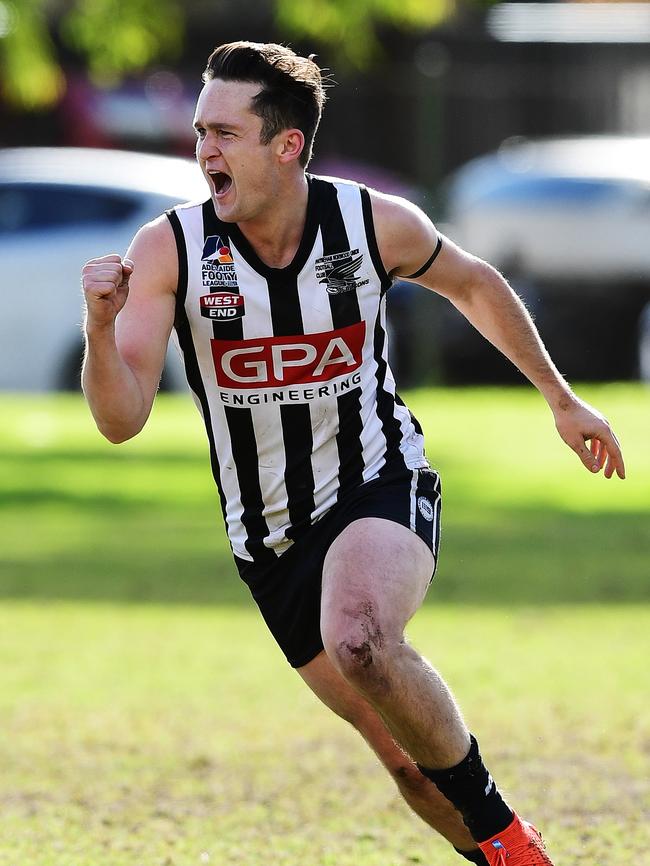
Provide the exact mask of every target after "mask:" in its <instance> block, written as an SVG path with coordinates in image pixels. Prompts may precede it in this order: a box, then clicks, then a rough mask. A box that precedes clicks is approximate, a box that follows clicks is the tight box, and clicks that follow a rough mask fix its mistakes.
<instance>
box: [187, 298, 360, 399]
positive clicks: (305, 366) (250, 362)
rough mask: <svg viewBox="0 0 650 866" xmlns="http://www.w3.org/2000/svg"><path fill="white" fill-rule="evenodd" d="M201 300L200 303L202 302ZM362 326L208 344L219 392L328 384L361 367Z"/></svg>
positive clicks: (355, 325) (358, 324)
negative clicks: (317, 332) (292, 335)
mask: <svg viewBox="0 0 650 866" xmlns="http://www.w3.org/2000/svg"><path fill="white" fill-rule="evenodd" d="M202 300H203V299H202ZM365 335H366V323H365V322H357V323H356V324H354V325H348V326H347V327H345V328H338V329H337V330H335V331H325V332H323V333H319V334H300V335H298V336H295V337H260V338H258V339H250V340H212V341H211V343H212V357H213V359H214V369H215V374H216V377H217V384H218V385H219V386H220V387H222V388H234V389H237V390H242V389H246V388H281V387H288V386H292V385H307V384H313V383H314V382H327V381H329V380H330V379H335V378H337V377H338V376H345V375H347V374H348V373H352V372H354V371H355V370H357V369H358V368H359V367H360V366H361V361H362V350H363V341H364V339H365Z"/></svg>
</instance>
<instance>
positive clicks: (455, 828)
mask: <svg viewBox="0 0 650 866" xmlns="http://www.w3.org/2000/svg"><path fill="white" fill-rule="evenodd" d="M298 673H299V674H300V675H301V677H302V678H303V679H304V681H305V682H306V683H307V685H308V686H309V687H310V688H311V689H312V691H313V692H314V693H315V694H316V695H317V696H318V697H319V698H320V699H321V701H322V702H323V703H324V704H325V705H326V706H327V707H329V708H330V709H331V710H333V711H334V712H335V713H336V714H337V715H338V716H340V717H341V718H342V719H345V720H346V721H347V722H349V723H350V724H351V725H353V726H354V727H355V728H356V729H357V730H358V731H359V733H360V734H361V735H362V736H363V738H364V739H365V740H366V742H367V743H368V745H369V746H370V748H371V749H372V750H373V751H374V752H375V754H376V755H377V757H378V758H379V760H380V761H381V762H382V764H383V765H384V767H386V769H387V770H388V772H389V773H390V774H391V776H392V777H393V779H394V781H395V783H396V784H397V787H398V789H399V791H400V793H401V795H402V796H403V797H404V799H405V800H406V802H407V803H408V805H409V806H410V807H411V809H413V811H414V812H415V813H416V815H419V816H420V818H422V820H423V821H425V822H426V823H427V824H428V825H429V826H430V827H433V829H434V830H437V832H438V833H440V834H441V835H442V836H444V837H445V839H447V840H448V841H449V842H451V844H452V845H455V846H456V847H457V848H460V849H461V850H464V851H470V850H473V849H475V848H476V843H475V842H474V840H473V839H472V837H471V836H470V834H469V831H468V830H467V827H466V826H465V824H464V823H463V820H462V818H461V816H460V814H459V812H457V811H456V810H455V809H454V807H453V806H452V805H451V803H450V802H449V801H448V800H447V799H446V798H445V797H443V796H442V794H440V792H439V791H438V789H437V788H436V787H435V785H432V784H431V782H429V781H428V780H427V779H425V778H424V776H423V775H422V774H421V773H420V771H419V770H418V769H417V767H416V766H415V764H414V762H413V761H412V760H411V758H410V757H409V756H408V755H407V754H405V753H404V752H403V751H402V749H400V747H399V746H398V745H397V743H396V742H395V740H394V739H393V737H392V736H391V734H390V733H389V731H388V730H387V728H386V725H385V724H384V722H383V721H382V719H381V718H380V716H379V714H378V713H377V712H376V710H374V709H373V708H372V707H371V706H370V704H369V703H368V702H367V701H366V700H365V699H364V698H362V697H361V695H359V694H358V693H357V692H356V691H355V690H354V689H353V688H352V686H351V685H349V683H347V682H346V680H344V679H343V677H342V676H341V674H340V673H339V672H338V671H337V670H336V668H335V667H334V665H333V664H332V662H331V661H330V660H329V658H328V657H327V655H326V654H325V653H321V654H320V655H318V656H317V657H316V658H315V659H314V660H313V661H311V662H310V663H309V664H308V665H305V666H304V667H302V668H299V669H298Z"/></svg>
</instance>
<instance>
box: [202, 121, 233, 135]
mask: <svg viewBox="0 0 650 866" xmlns="http://www.w3.org/2000/svg"><path fill="white" fill-rule="evenodd" d="M192 126H193V127H194V129H199V127H200V128H201V129H225V130H226V131H228V132H234V131H235V130H237V129H238V127H237V126H234V125H233V124H232V123H220V122H219V121H218V120H217V121H213V122H212V123H203V122H202V121H201V120H195V121H194V123H193V124H192Z"/></svg>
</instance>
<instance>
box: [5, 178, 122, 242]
mask: <svg viewBox="0 0 650 866" xmlns="http://www.w3.org/2000/svg"><path fill="white" fill-rule="evenodd" d="M137 207H138V203H137V201H136V199H135V198H133V197H132V196H129V195H122V194H120V193H116V192H114V191H112V190H107V191H104V190H97V189H78V188H74V187H70V186H66V185H65V184H41V183H22V184H21V183H6V184H0V235H5V234H10V233H14V232H22V231H31V230H33V229H34V230H35V229H39V230H42V229H44V228H45V229H47V228H56V227H59V226H71V225H79V226H81V225H89V224H97V223H108V224H110V223H118V222H121V221H122V220H125V219H128V217H129V216H130V215H131V214H132V213H133V212H134V211H135V210H136V209H137Z"/></svg>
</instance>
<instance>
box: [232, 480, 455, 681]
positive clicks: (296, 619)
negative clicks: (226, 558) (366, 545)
mask: <svg viewBox="0 0 650 866" xmlns="http://www.w3.org/2000/svg"><path fill="white" fill-rule="evenodd" d="M440 506H441V496H440V476H439V475H438V473H437V472H435V471H434V470H432V469H415V470H413V471H411V470H405V471H402V472H397V473H394V474H392V475H387V476H386V477H385V478H376V479H374V480H373V481H368V482H367V483H366V484H362V485H361V486H360V487H357V488H356V489H355V490H353V491H351V492H350V493H349V494H348V495H346V496H345V498H344V499H342V500H341V501H340V502H337V504H336V505H335V506H334V507H333V508H332V509H331V510H330V511H328V512H327V514H325V515H324V516H323V517H322V518H321V519H320V520H318V521H317V522H316V523H314V524H313V525H312V526H311V527H309V528H308V529H307V531H306V533H305V534H304V535H302V536H301V537H300V538H299V539H297V540H296V541H295V542H294V543H293V544H292V545H291V547H290V548H289V549H288V550H286V551H285V552H284V553H283V554H282V555H281V556H279V557H278V559H277V560H276V561H275V562H272V563H271V564H270V565H267V564H264V565H259V564H256V563H254V562H248V561H246V560H244V559H240V558H239V557H235V563H236V565H237V568H238V570H239V574H240V577H241V578H242V580H243V581H244V582H245V583H246V584H247V585H248V588H249V589H250V591H251V593H252V596H253V598H254V599H255V602H256V603H257V606H258V607H259V609H260V612H261V613H262V616H263V617H264V620H265V621H266V624H267V625H268V627H269V629H270V630H271V633H272V634H273V637H274V638H275V640H276V641H277V643H278V644H279V646H280V649H281V650H282V652H283V653H284V654H285V656H286V657H287V661H288V662H289V664H290V665H291V666H292V667H294V668H299V667H302V666H303V665H306V664H307V663H308V662H310V661H311V660H312V659H313V658H315V657H316V656H317V655H318V654H319V653H320V652H321V651H322V649H323V641H322V638H321V634H320V613H321V581H322V574H323V563H324V561H325V556H326V555H327V551H328V550H329V548H330V546H331V544H332V542H333V541H334V539H335V538H337V537H338V536H339V535H340V534H341V532H343V530H344V529H345V528H346V527H347V526H349V525H350V523H352V522H353V521H355V520H359V519H360V518H363V517H381V518H384V519H385V520H392V521H393V522H394V523H401V524H402V526H406V527H407V528H408V529H411V530H412V531H413V532H415V533H416V534H417V535H419V536H420V538H421V539H422V540H423V541H424V542H425V544H426V545H427V547H428V548H429V549H430V550H431V551H432V553H433V555H434V557H435V565H437V563H438V548H439V545H440ZM435 565H434V573H435ZM431 577H432V579H433V575H432V576H431Z"/></svg>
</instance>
